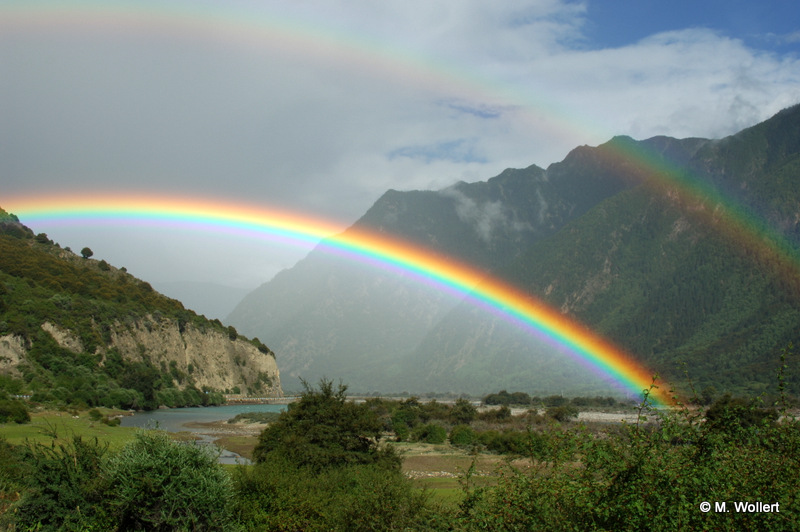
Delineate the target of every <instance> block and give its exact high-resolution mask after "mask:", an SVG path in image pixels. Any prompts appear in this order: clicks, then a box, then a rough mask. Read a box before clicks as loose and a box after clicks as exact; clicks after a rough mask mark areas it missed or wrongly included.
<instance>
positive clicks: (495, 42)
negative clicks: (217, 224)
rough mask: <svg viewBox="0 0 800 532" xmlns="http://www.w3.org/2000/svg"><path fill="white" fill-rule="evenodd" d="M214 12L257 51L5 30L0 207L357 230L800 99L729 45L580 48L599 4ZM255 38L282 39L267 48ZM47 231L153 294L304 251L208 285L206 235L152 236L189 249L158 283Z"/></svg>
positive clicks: (207, 34) (262, 273)
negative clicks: (106, 201)
mask: <svg viewBox="0 0 800 532" xmlns="http://www.w3.org/2000/svg"><path fill="white" fill-rule="evenodd" d="M66 4H67V3H64V5H66ZM206 4H207V5H208V6H216V7H212V9H220V10H221V11H222V12H223V13H225V12H226V9H237V10H239V11H237V13H241V14H246V15H247V16H242V20H245V19H246V20H248V21H249V20H251V19H252V20H253V21H256V22H254V23H253V24H254V25H253V28H255V29H253V31H252V32H251V33H248V35H250V36H251V37H253V38H252V39H247V38H244V37H242V38H239V35H238V34H237V33H236V32H232V31H230V29H228V31H220V32H219V33H217V32H215V26H214V24H215V21H214V18H213V17H208V18H205V19H203V18H202V17H200V18H199V19H198V20H196V21H195V22H194V23H196V24H199V25H201V26H199V27H201V28H204V29H205V30H207V31H198V29H197V27H195V26H191V24H189V23H187V26H186V27H184V26H182V25H181V22H180V21H178V20H173V22H172V23H171V24H172V25H171V24H163V25H161V26H159V25H154V26H152V27H149V28H137V27H136V26H135V25H125V24H123V23H120V24H119V25H118V26H112V28H117V27H118V28H121V29H120V31H111V30H109V29H108V28H106V27H103V26H100V25H93V24H92V22H91V21H88V22H87V23H86V24H85V25H77V26H75V27H71V26H70V25H66V24H65V25H63V26H59V25H58V24H56V25H55V27H53V26H49V25H47V24H44V25H41V26H37V25H35V24H31V25H28V24H25V23H22V24H20V25H19V26H18V27H15V26H13V23H12V22H8V21H6V22H4V23H3V24H4V26H2V31H0V65H2V70H3V76H2V79H0V122H2V124H3V127H2V128H0V175H2V176H3V177H2V185H0V194H9V195H10V194H17V193H36V192H37V191H42V190H48V191H58V190H70V191H75V190H96V189H105V190H108V189H111V190H116V189H131V188H144V189H148V190H150V191H156V192H159V191H160V192H163V193H171V194H185V195H198V196H205V197H212V198H213V197H222V198H226V199H228V200H233V201H235V200H236V199H246V200H248V201H251V202H257V203H262V204H264V205H275V206H280V207H282V208H284V209H287V210H296V211H299V212H307V213H314V215H316V216H320V217H328V218H332V219H335V220H338V221H339V222H340V224H341V226H342V228H344V227H346V226H347V225H349V224H350V223H352V222H354V221H355V220H356V219H358V218H359V217H360V216H361V214H363V213H364V212H365V211H366V210H367V209H368V208H369V206H370V205H371V204H372V203H373V202H374V201H375V200H376V199H377V198H378V197H379V196H380V195H381V194H382V193H383V192H384V191H385V190H387V189H389V188H394V189H399V190H408V189H441V188H443V187H447V186H449V185H451V184H453V183H455V182H458V181H468V182H469V181H476V180H485V179H487V178H488V177H491V176H494V175H496V174H499V173H500V172H501V171H502V170H503V169H505V168H507V167H518V168H521V167H527V166H529V165H530V164H534V163H535V164H538V165H539V166H542V167H546V166H547V165H548V164H550V163H552V162H556V161H558V160H561V159H562V158H563V157H564V156H565V155H566V153H567V152H568V151H569V150H570V149H572V148H573V147H575V146H577V145H581V144H599V143H601V142H604V141H606V140H608V139H609V138H611V137H612V136H613V135H616V134H627V135H630V136H633V137H634V138H646V137H648V136H653V135H656V134H666V135H672V136H678V137H683V136H706V137H718V136H724V135H728V134H731V133H734V132H735V131H737V130H739V129H741V128H743V127H747V126H749V125H752V124H754V123H756V122H758V121H760V120H763V119H765V118H767V117H768V116H770V115H771V114H773V113H775V112H777V111H778V110H780V109H781V108H783V107H787V106H789V105H791V104H793V103H796V102H798V101H800V74H798V73H800V61H799V60H798V59H797V57H796V56H795V55H791V54H786V55H780V54H777V53H773V52H769V51H763V50H756V49H753V48H749V47H747V46H746V45H745V44H743V43H742V42H741V41H739V40H736V39H733V38H731V37H728V36H726V35H725V34H723V33H721V32H718V31H712V30H709V29H686V30H681V31H674V32H669V33H661V34H657V35H652V36H649V37H648V38H646V39H643V40H640V41H638V42H634V43H631V44H629V45H628V46H624V47H620V48H609V49H597V48H595V49H592V48H589V47H588V44H587V40H586V39H585V38H584V36H583V28H584V27H585V25H586V24H587V17H589V16H590V14H591V12H590V11H588V10H587V3H586V2H568V1H558V0H541V1H527V0H509V1H507V2H499V3H498V2H495V3H490V2H484V1H483V0H480V1H479V0H446V1H442V2H427V1H422V0H408V1H400V0H387V1H386V2H372V1H367V0H356V1H353V2H341V1H339V0H309V1H307V2H295V3H290V4H287V3H284V2H269V1H264V2H245V1H233V0H231V2H230V3H228V2H222V1H221V0H219V1H209V2H207V3H206ZM75 5H78V6H85V5H88V4H86V3H84V2H76V3H75ZM126 5H128V4H126ZM130 5H132V6H139V5H140V4H139V3H136V2H134V3H131V4H130ZM159 5H167V6H178V7H180V6H185V5H189V4H182V3H175V2H173V1H171V0H164V2H163V3H162V4H159ZM231 6H233V7H231ZM0 9H1V8H0ZM134 9H136V8H134ZM189 11H191V10H189ZM187 16H188V17H190V18H191V13H188V14H187ZM260 20H268V21H271V23H272V24H273V26H267V27H265V28H264V29H262V30H259V29H258V28H260V26H258V24H257V21H260ZM202 24H206V25H207V26H202ZM275 27H279V28H281V29H287V28H288V29H291V28H296V31H297V34H298V40H297V41H296V42H297V43H299V44H298V45H296V46H282V44H285V43H282V42H281V41H276V40H271V38H270V35H271V33H270V31H272V30H273V29H274V28H275ZM191 28H194V30H193V31H190V29H191ZM222 29H223V30H224V28H222ZM251 29H252V28H251ZM288 29H287V31H289V30H288ZM789 37H790V36H787V38H789ZM303 39H305V40H303ZM300 44H302V46H301V45H300ZM460 205H461V209H462V212H461V215H463V216H465V217H467V218H469V219H471V220H473V221H474V222H475V227H476V231H478V232H479V234H481V235H482V236H486V237H489V236H491V234H492V232H493V231H494V230H496V228H497V227H498V224H500V223H506V222H507V221H508V219H507V213H504V212H503V210H502V208H501V206H500V205H493V204H486V205H471V204H470V203H469V202H468V201H462V202H461V203H460ZM0 206H2V196H0ZM36 229H38V230H40V231H45V232H48V234H51V237H55V238H56V239H57V240H61V241H62V244H65V245H71V246H72V247H73V248H76V247H77V249H80V247H82V246H83V245H90V247H92V248H93V249H95V247H97V248H98V250H101V249H102V250H104V251H103V252H104V253H105V256H103V257H101V258H106V259H107V260H110V261H112V262H114V254H115V253H118V254H119V257H120V263H121V264H122V265H126V266H128V267H129V269H131V270H132V271H136V272H137V273H138V274H139V275H141V276H143V277H145V278H149V279H151V280H153V281H160V280H174V279H175V278H177V277H180V276H183V275H190V274H189V273H187V272H194V273H193V274H194V275H196V276H197V277H201V276H205V277H214V276H216V277H219V278H221V279H222V278H225V277H232V278H235V281H231V283H235V284H236V286H245V285H248V284H249V285H252V286H255V285H256V284H258V283H259V282H262V281H265V280H267V279H269V278H270V277H271V276H272V275H273V274H274V273H275V272H276V271H277V270H278V269H280V268H281V267H288V266H291V265H292V264H293V263H294V261H296V260H297V259H298V258H299V257H301V256H302V255H303V254H304V253H305V250H304V249H299V250H291V249H280V250H277V251H267V252H264V253H261V252H260V251H259V252H258V253H255V252H254V251H253V249H252V245H251V244H250V243H248V242H239V241H233V242H229V243H228V246H229V248H228V251H226V254H227V256H228V257H235V260H221V259H217V258H215V257H219V256H221V254H220V253H214V252H213V250H212V252H210V253H209V255H208V257H206V256H205V255H204V256H203V257H204V260H203V269H202V271H201V270H200V269H199V268H198V266H197V265H198V263H199V261H197V260H192V257H191V253H190V252H189V249H191V245H194V244H197V245H204V244H203V242H204V237H203V235H197V236H192V235H187V234H180V235H174V234H166V233H165V234H163V235H158V234H154V235H148V239H149V240H148V241H149V242H150V244H151V245H152V246H156V245H157V246H160V248H159V249H167V250H168V249H171V248H172V246H171V245H170V239H176V238H180V239H181V242H185V243H186V248H185V249H183V248H182V249H181V253H177V252H176V253H174V254H172V255H169V259H168V260H166V259H165V261H164V262H162V263H160V264H158V265H151V264H148V262H147V260H152V257H153V256H152V255H150V256H149V257H146V255H147V254H144V253H140V254H139V255H140V258H138V259H137V256H136V255H135V254H133V255H131V254H127V252H126V251H125V250H124V249H122V248H123V247H124V245H125V242H124V241H122V240H124V239H120V238H115V236H114V234H111V233H109V232H107V233H105V234H104V233H102V232H101V231H99V230H98V233H97V234H95V235H91V236H89V235H85V236H80V235H76V236H75V237H74V238H75V240H77V241H71V242H70V241H67V240H68V239H71V238H73V237H72V236H67V234H66V233H61V234H62V235H64V236H59V232H60V231H61V229H57V228H47V227H42V228H36ZM101 235H104V236H102V237H101ZM89 238H92V239H95V238H96V239H98V241H99V240H102V242H101V245H99V246H98V245H92V241H89ZM130 238H131V239H133V240H131V241H135V240H136V239H135V238H133V236H131V237H130ZM159 239H160V240H159ZM115 242H116V244H115ZM206 245H211V244H210V243H207V244H206ZM213 245H214V246H221V245H223V244H222V243H220V242H216V241H215V242H214V244H213ZM248 246H250V247H248ZM234 248H235V250H234ZM98 250H96V253H97V254H98V256H100V252H99V251H98ZM248 257H250V258H248ZM136 261H139V264H135V262H136ZM193 280H194V279H193ZM231 283H229V284H231Z"/></svg>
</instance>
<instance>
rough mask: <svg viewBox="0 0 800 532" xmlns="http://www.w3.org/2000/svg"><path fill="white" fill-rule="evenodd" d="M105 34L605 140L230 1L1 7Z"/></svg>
mask: <svg viewBox="0 0 800 532" xmlns="http://www.w3.org/2000/svg"><path fill="white" fill-rule="evenodd" d="M28 29H46V30H48V31H54V32H70V33H77V32H81V33H85V32H93V33H95V34H100V35H103V34H112V35H126V34H127V35H139V34H145V35H150V34H156V35H161V36H164V37H166V38H169V39H176V40H183V41H189V42H197V43H208V42H216V43H219V44H221V45H224V46H242V47H245V48H251V49H255V50H275V51H286V52H288V51H291V53H292V54H293V55H295V56H297V57H305V58H308V59H310V60H312V61H319V62H322V63H326V64H336V65H338V66H339V67H342V68H345V69H349V70H351V71H353V72H357V73H366V74H368V75H369V76H372V77H374V78H378V79H386V80H388V81H390V82H391V83H392V84H397V85H399V86H411V87H414V88H416V89H418V90H423V91H428V93H429V94H431V95H432V96H433V98H434V99H438V98H442V95H445V96H444V97H445V98H447V99H454V100H457V101H459V100H463V101H464V102H468V103H469V102H480V105H481V106H489V107H492V106H497V107H502V108H503V109H504V112H507V113H508V112H512V109H513V112H515V113H516V117H517V118H518V119H519V120H520V121H522V122H523V123H526V124H528V125H529V126H530V127H534V128H538V129H541V130H546V131H547V132H548V135H549V136H550V137H560V138H562V139H568V140H569V141H570V142H569V143H568V144H569V145H573V144H575V140H576V139H586V138H587V133H590V135H589V137H590V142H591V141H597V142H601V141H602V140H603V139H605V138H607V137H608V135H607V134H606V132H605V131H603V130H602V128H601V127H600V126H599V125H596V124H595V125H592V126H590V125H589V124H588V123H587V119H586V118H585V117H578V116H575V114H574V113H573V112H571V111H570V110H569V109H566V108H565V107H564V106H563V105H561V104H560V103H559V102H558V100H557V98H546V97H544V95H543V94H541V91H534V92H532V91H527V90H526V91H520V90H518V89H514V88H512V87H510V86H509V85H507V84H502V83H498V82H496V81H493V80H490V79H487V78H485V77H482V76H480V75H479V74H477V73H475V72H473V71H472V70H470V69H467V68H459V67H457V66H456V65H453V64H451V63H448V62H444V61H441V60H438V59H436V58H435V57H432V56H430V55H429V54H424V55H423V54H421V53H413V52H412V51H409V50H408V49H406V48H403V47H400V46H395V45H391V44H390V43H388V42H387V41H386V40H381V39H379V38H377V37H370V36H368V35H363V34H356V33H352V32H345V31H340V30H336V29H335V28H333V27H332V26H330V25H325V24H322V23H319V22H310V21H308V20H302V19H299V18H295V17H292V16H288V15H286V14H285V13H283V12H281V10H279V9H275V8H270V7H269V6H267V5H263V6H258V7H255V6H253V5H249V6H237V5H236V4H234V3H233V2H224V1H223V2H218V3H201V2H195V1H172V2H143V1H138V0H133V1H130V0H129V1H126V0H119V1H116V2H113V3H112V2H106V1H103V0H76V1H72V2H63V1H58V0H16V1H15V0H10V1H9V2H4V3H3V4H2V5H0V31H5V32H25V31H26V30H28Z"/></svg>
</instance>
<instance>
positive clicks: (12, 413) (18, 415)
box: [0, 399, 31, 423]
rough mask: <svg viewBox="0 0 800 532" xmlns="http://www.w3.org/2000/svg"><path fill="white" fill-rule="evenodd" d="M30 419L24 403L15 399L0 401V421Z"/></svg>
mask: <svg viewBox="0 0 800 532" xmlns="http://www.w3.org/2000/svg"><path fill="white" fill-rule="evenodd" d="M30 420H31V416H30V414H29V413H28V408H27V407H26V406H25V403H23V402H22V401H19V400H17V399H6V400H2V401H0V423H9V422H11V421H13V422H14V423H27V422H29V421H30Z"/></svg>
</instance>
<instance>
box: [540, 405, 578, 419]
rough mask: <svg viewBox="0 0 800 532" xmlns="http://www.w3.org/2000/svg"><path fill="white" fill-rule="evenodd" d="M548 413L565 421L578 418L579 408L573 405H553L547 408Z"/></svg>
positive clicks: (549, 415)
mask: <svg viewBox="0 0 800 532" xmlns="http://www.w3.org/2000/svg"><path fill="white" fill-rule="evenodd" d="M546 415H547V417H550V418H553V419H555V420H556V421H558V422H561V423H565V422H567V421H569V420H570V419H572V418H577V417H578V410H577V409H576V408H575V407H574V406H572V405H562V406H551V407H550V408H548V409H547V411H546Z"/></svg>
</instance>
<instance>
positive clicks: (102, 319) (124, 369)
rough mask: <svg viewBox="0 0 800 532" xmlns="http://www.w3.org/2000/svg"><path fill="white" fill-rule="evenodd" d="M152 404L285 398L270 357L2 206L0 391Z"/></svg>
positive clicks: (264, 349)
mask: <svg viewBox="0 0 800 532" xmlns="http://www.w3.org/2000/svg"><path fill="white" fill-rule="evenodd" d="M2 389H6V390H8V391H13V392H14V393H20V392H28V393H32V394H33V398H34V400H41V401H47V400H50V401H61V402H64V403H68V404H78V405H81V404H83V405H88V406H98V405H102V406H109V407H110V406H115V407H124V408H155V407H157V406H159V405H162V404H163V405H167V406H183V405H187V404H208V403H209V402H219V401H221V400H222V396H221V393H222V392H228V393H232V392H233V393H238V392H242V393H253V394H264V395H282V390H281V384H280V374H279V371H278V368H277V365H276V363H275V354H274V353H273V352H272V351H270V350H269V349H268V348H267V347H266V346H265V345H264V344H262V343H261V342H260V341H259V340H257V339H253V340H248V339H246V338H244V337H243V336H240V335H239V334H238V332H237V331H236V330H235V329H234V328H233V327H225V326H223V325H222V323H220V322H219V320H214V321H209V320H207V319H206V318H204V317H202V316H198V315H197V314H195V313H194V312H192V311H189V310H186V309H185V308H184V307H183V305H182V304H181V303H180V302H179V301H176V300H174V299H170V298H167V297H165V296H163V295H161V294H159V293H158V292H156V291H155V290H153V288H152V287H151V286H150V284H148V283H146V282H144V281H141V280H139V279H137V278H135V277H133V276H131V275H129V274H128V273H127V272H126V271H125V270H124V269H117V268H115V267H113V266H111V265H110V264H108V263H107V262H106V261H104V260H99V261H98V260H93V259H89V258H83V257H81V256H78V255H76V254H75V253H73V252H72V251H70V250H69V249H61V248H60V247H59V246H58V245H57V244H54V243H53V242H52V241H51V240H50V239H48V238H47V235H46V234H44V233H42V234H39V235H34V234H33V232H32V231H31V230H30V229H29V228H28V227H26V226H24V225H23V224H22V223H20V222H19V220H18V219H17V218H16V217H15V216H13V215H10V214H8V213H6V212H5V211H3V210H2V209H0V390H2Z"/></svg>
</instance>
